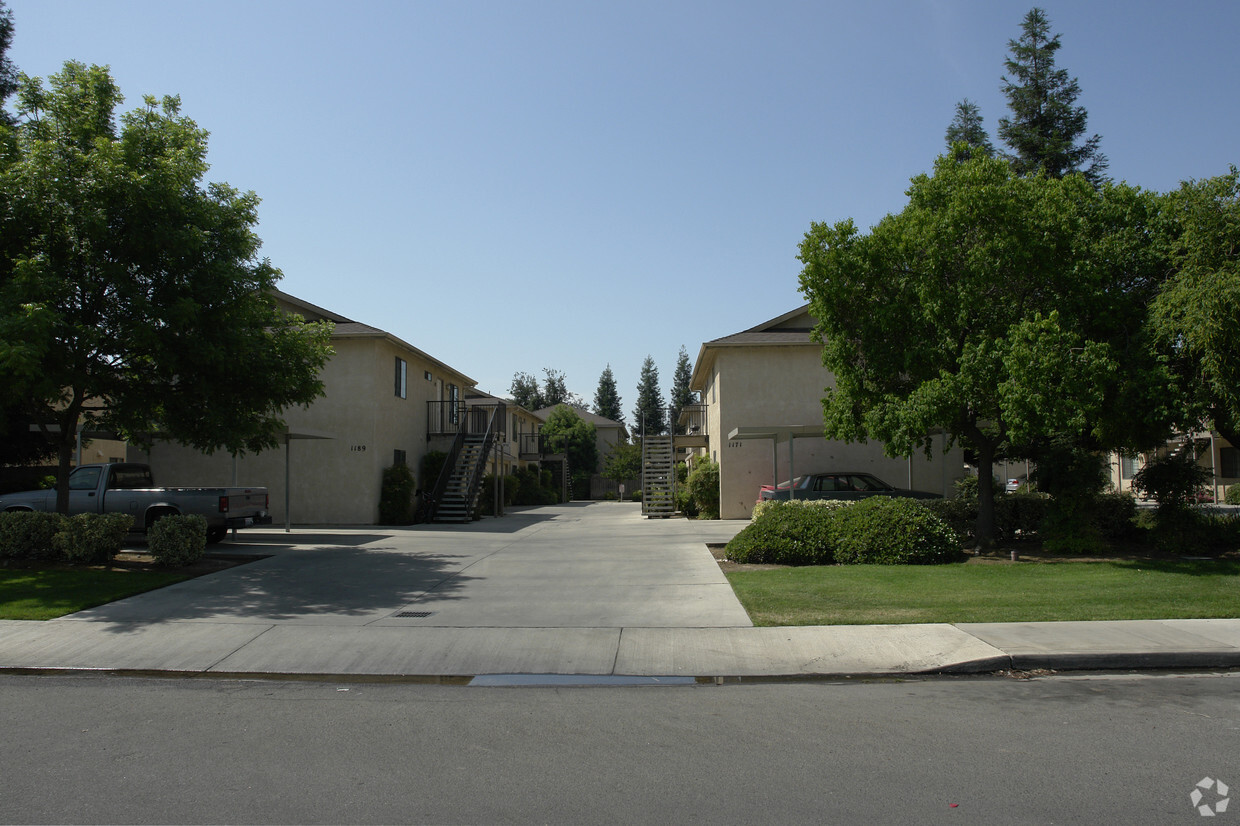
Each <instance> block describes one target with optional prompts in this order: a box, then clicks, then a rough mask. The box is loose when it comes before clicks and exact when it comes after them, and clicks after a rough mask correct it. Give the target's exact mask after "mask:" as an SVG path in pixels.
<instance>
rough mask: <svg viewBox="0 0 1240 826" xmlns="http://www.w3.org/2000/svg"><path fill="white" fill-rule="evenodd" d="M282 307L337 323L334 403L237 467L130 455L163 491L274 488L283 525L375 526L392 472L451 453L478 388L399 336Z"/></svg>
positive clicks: (296, 418) (309, 309) (169, 447)
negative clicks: (447, 445)
mask: <svg viewBox="0 0 1240 826" xmlns="http://www.w3.org/2000/svg"><path fill="white" fill-rule="evenodd" d="M275 298H276V301H277V303H278V304H279V305H280V306H281V307H282V308H283V309H285V310H288V311H290V312H294V313H297V314H299V315H301V316H302V317H303V318H305V319H306V320H307V321H322V320H326V321H331V322H334V324H335V332H334V333H333V335H332V340H331V344H332V347H333V348H334V350H335V355H333V356H332V357H331V359H330V360H329V361H328V363H327V365H326V366H325V367H324V368H323V372H322V374H321V378H322V380H323V384H324V388H325V394H324V395H323V396H322V397H320V398H319V399H317V400H316V401H315V402H314V403H313V404H311V405H310V407H309V408H301V407H293V408H290V409H288V410H286V411H285V412H284V416H285V420H286V421H287V422H288V434H287V437H286V440H285V444H283V445H281V447H280V448H279V449H276V450H270V451H264V452H263V453H261V454H257V455H246V456H242V457H239V458H237V459H236V460H235V461H234V459H233V457H232V456H231V455H229V454H227V453H216V454H214V455H210V456H208V455H205V454H202V453H200V452H198V451H196V450H193V449H192V448H187V447H183V446H181V445H177V444H175V443H171V442H157V443H156V444H155V446H154V447H152V448H151V450H150V451H149V453H148V452H144V451H139V450H137V449H135V448H130V449H129V459H130V461H138V462H149V463H150V465H151V466H152V469H153V471H154V473H155V479H156V482H157V483H159V484H161V485H172V486H175V485H225V484H234V483H235V484H241V485H262V486H265V487H267V488H268V489H269V490H270V494H271V503H270V504H271V512H272V516H273V519H274V521H275V522H276V523H277V524H283V523H284V522H285V521H286V518H287V520H288V521H291V522H295V523H298V524H309V525H332V524H342V525H358V524H361V525H367V524H375V523H376V522H377V521H378V519H379V491H380V486H381V482H382V475H383V470H384V469H385V468H387V467H390V466H392V465H393V464H399V463H405V464H407V465H408V466H409V467H410V468H411V469H412V470H413V471H414V475H415V477H416V476H417V474H418V468H419V465H420V463H421V460H422V457H423V456H424V455H425V454H426V453H427V451H428V450H430V449H442V447H441V444H442V442H443V440H444V438H443V437H442V436H436V435H435V434H437V432H438V431H440V430H443V429H446V428H452V429H453V430H455V423H454V422H453V421H452V419H453V417H455V416H459V415H460V412H459V410H460V406H461V405H463V400H464V397H465V392H466V390H468V389H469V388H472V387H473V385H474V380H473V379H471V378H469V377H468V376H466V375H465V374H464V373H461V372H460V371H458V370H456V369H454V368H452V367H449V366H448V365H447V364H445V363H443V362H442V361H439V360H438V359H436V358H434V357H432V356H430V355H428V354H427V353H424V352H423V351H421V350H419V349H418V348H416V347H414V346H413V345H411V344H409V343H407V342H405V341H402V340H401V339H399V338H397V337H396V336H394V335H392V334H391V333H388V332H385V331H383V330H379V329H377V328H375V327H370V326H368V325H366V324H362V323H359V322H356V321H353V320H351V319H348V318H345V317H343V316H341V315H339V314H336V313H332V312H330V311H328V310H325V309H323V308H321V307H316V306H314V305H312V304H309V303H307V302H305V301H301V300H300V299H297V298H294V297H293V296H291V295H288V294H286V293H281V292H277V293H276V294H275ZM432 402H433V403H434V404H432ZM454 411H457V412H454ZM432 419H434V420H435V421H431V420H432ZM440 420H443V421H440ZM286 478H287V479H288V480H289V483H288V485H286V484H285V479H286ZM416 482H417V484H418V485H419V486H423V485H427V486H432V485H433V484H434V480H433V479H432V480H423V479H420V478H419V479H416Z"/></svg>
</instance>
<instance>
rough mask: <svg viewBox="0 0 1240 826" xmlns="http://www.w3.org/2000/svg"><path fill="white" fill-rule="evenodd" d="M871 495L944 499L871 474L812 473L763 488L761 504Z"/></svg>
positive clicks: (847, 499) (867, 496) (857, 497)
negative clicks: (891, 483) (900, 486)
mask: <svg viewBox="0 0 1240 826" xmlns="http://www.w3.org/2000/svg"><path fill="white" fill-rule="evenodd" d="M871 496H903V497H908V498H910V499H942V498H943V497H942V496H940V495H939V494H937V493H930V492H928V491H921V490H904V489H903V488H897V487H893V486H892V485H889V484H887V483H886V482H884V481H883V480H882V479H879V478H878V477H877V476H874V475H873V474H870V473H853V472H845V473H811V474H807V475H805V476H798V477H797V478H795V479H793V480H792V482H791V483H789V482H781V483H780V484H779V486H778V487H775V486H772V485H763V486H762V489H761V490H760V491H759V493H758V501H759V502H764V501H772V500H782V501H787V500H788V499H838V500H843V501H853V500H858V499H867V498H869V497H871Z"/></svg>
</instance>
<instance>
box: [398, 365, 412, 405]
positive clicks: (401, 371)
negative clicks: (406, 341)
mask: <svg viewBox="0 0 1240 826" xmlns="http://www.w3.org/2000/svg"><path fill="white" fill-rule="evenodd" d="M396 395H397V396H399V397H400V398H402V399H407V398H409V365H408V364H407V363H406V362H405V360H404V359H403V358H401V357H400V356H397V357H396Z"/></svg>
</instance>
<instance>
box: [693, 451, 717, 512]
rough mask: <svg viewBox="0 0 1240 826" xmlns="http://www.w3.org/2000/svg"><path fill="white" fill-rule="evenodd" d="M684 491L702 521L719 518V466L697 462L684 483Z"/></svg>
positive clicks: (713, 463) (707, 462) (714, 463)
mask: <svg viewBox="0 0 1240 826" xmlns="http://www.w3.org/2000/svg"><path fill="white" fill-rule="evenodd" d="M685 491H686V492H687V493H688V494H689V498H690V499H691V500H692V501H693V504H694V506H695V507H696V508H697V512H698V515H699V516H700V517H701V518H703V519H718V518H719V465H718V463H716V462H710V461H706V462H698V463H697V464H695V465H694V466H693V470H692V471H690V473H689V477H688V479H687V480H686V481H685Z"/></svg>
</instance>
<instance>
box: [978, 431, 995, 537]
mask: <svg viewBox="0 0 1240 826" xmlns="http://www.w3.org/2000/svg"><path fill="white" fill-rule="evenodd" d="M973 444H974V447H976V448H977V525H976V526H975V527H974V529H973V534H974V537H975V539H976V541H977V549H978V550H981V549H983V548H990V547H993V546H994V544H995V485H994V474H995V470H994V468H995V445H994V443H993V442H992V441H990V440H989V439H986V438H984V437H982V436H981V433H980V432H979V433H978V434H977V437H975V438H974V440H973Z"/></svg>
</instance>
